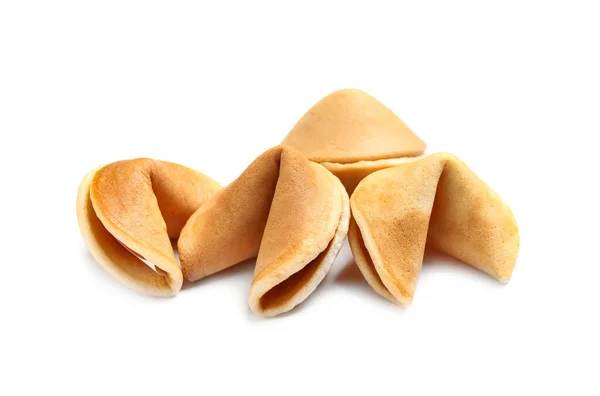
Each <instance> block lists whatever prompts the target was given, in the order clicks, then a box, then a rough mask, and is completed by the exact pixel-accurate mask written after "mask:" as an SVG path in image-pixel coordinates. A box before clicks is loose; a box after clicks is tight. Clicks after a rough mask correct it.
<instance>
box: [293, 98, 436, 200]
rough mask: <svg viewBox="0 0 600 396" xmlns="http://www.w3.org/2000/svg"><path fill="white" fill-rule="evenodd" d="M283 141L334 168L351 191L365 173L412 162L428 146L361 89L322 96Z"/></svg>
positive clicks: (333, 171)
mask: <svg viewBox="0 0 600 396" xmlns="http://www.w3.org/2000/svg"><path fill="white" fill-rule="evenodd" d="M282 143H284V144H288V145H290V146H292V147H294V148H296V149H297V150H298V151H300V152H301V153H303V154H304V155H306V156H307V157H308V159H310V160H312V161H315V162H318V163H320V164H321V165H323V166H324V167H326V168H327V169H329V170H330V171H331V172H332V173H333V174H335V175H336V176H337V177H338V178H339V179H340V180H341V181H342V183H343V184H344V186H345V187H346V189H347V191H348V193H349V194H351V193H352V191H353V190H354V188H355V187H356V185H357V184H358V183H359V182H360V181H361V180H362V179H363V178H364V177H365V176H367V175H369V174H371V173H373V172H375V171H377V170H380V169H385V168H389V167H390V166H394V165H398V164H402V163H404V162H408V161H411V160H413V159H414V157H417V156H420V155H422V154H423V153H424V152H425V148H426V145H425V143H424V142H423V141H422V140H421V139H419V137H418V136H417V135H415V134H414V133H413V132H412V131H411V130H410V129H409V128H408V127H407V126H406V125H405V124H404V122H402V120H400V118H398V116H396V114H394V113H393V112H392V111H391V110H390V109H388V108H387V107H385V106H384V105H383V104H381V103H380V102H379V101H377V100H376V99H375V98H373V97H372V96H370V95H368V94H367V93H365V92H363V91H359V90H356V89H343V90H340V91H336V92H333V93H332V94H330V95H328V96H326V97H325V98H323V99H321V101H319V102H318V103H317V104H315V105H314V106H313V107H312V108H311V109H310V110H308V111H307V112H306V114H304V116H303V117H302V118H301V119H300V120H299V121H298V122H297V123H296V125H295V126H294V127H293V128H292V130H291V131H290V132H289V133H288V135H287V136H286V137H285V138H284V139H283V141H282Z"/></svg>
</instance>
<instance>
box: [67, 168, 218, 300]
mask: <svg viewBox="0 0 600 396" xmlns="http://www.w3.org/2000/svg"><path fill="white" fill-rule="evenodd" d="M218 189H220V185H219V184H218V183H217V182H216V181H214V180H212V179H211V178H209V177H208V176H205V175H203V174H202V173H199V172H196V171H194V170H192V169H190V168H186V167H184V166H181V165H177V164H174V163H170V162H164V161H156V160H152V159H134V160H126V161H119V162H115V163H112V164H109V165H106V166H104V167H101V168H98V169H95V170H93V171H91V172H89V173H88V174H87V175H86V176H85V177H84V179H83V181H82V182H81V185H80V187H79V193H78V196H77V219H78V222H79V229H80V230H81V234H82V235H83V239H84V240H85V242H86V244H87V246H88V248H89V250H90V253H91V254H92V256H94V258H95V259H96V260H97V261H98V262H99V263H100V265H101V266H102V267H103V268H104V269H105V270H106V271H107V272H108V273H109V274H110V275H112V276H113V277H114V278H115V279H117V280H118V281H120V282H121V283H123V284H124V285H126V286H128V287H130V288H131V289H134V290H136V291H138V292H141V293H144V294H149V295H153V296H171V295H173V294H176V293H177V292H178V291H179V290H180V289H181V285H182V281H183V276H182V273H181V269H180V267H179V265H178V263H177V260H176V259H175V255H174V253H173V247H172V245H171V239H176V238H177V237H178V236H179V234H180V232H181V229H182V228H183V226H184V224H185V222H186V221H187V220H188V218H189V217H190V216H191V215H192V214H193V213H194V212H195V211H196V209H198V208H199V207H200V206H201V205H202V204H203V203H204V202H205V201H206V200H207V199H208V198H209V197H210V196H211V195H212V194H214V193H215V192H216V191H217V190H218Z"/></svg>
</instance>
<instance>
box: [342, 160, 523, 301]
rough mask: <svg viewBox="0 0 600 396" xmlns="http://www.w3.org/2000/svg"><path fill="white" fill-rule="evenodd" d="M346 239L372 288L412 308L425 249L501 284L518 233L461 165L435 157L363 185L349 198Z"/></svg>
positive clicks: (494, 197)
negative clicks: (477, 270)
mask: <svg viewBox="0 0 600 396" xmlns="http://www.w3.org/2000/svg"><path fill="white" fill-rule="evenodd" d="M350 206H351V209H352V216H353V220H352V221H351V224H350V230H349V233H348V240H349V242H350V247H351V249H352V253H353V255H354V258H355V261H356V264H357V265H358V267H359V268H360V271H361V272H362V274H363V275H364V277H365V278H366V280H367V282H368V283H369V284H370V285H371V287H372V288H373V289H374V290H375V291H376V292H377V293H379V294H380V295H382V296H383V297H385V298H387V299H388V300H390V301H392V302H395V303H399V304H403V305H408V304H410V303H411V301H412V298H413V294H414V292H415V287H416V284H417V279H418V277H419V273H420V271H421V265H422V262H423V254H424V251H425V246H426V245H427V246H428V247H431V248H434V249H436V250H439V251H441V252H443V253H446V254H448V255H450V256H453V257H455V258H457V259H459V260H462V261H464V262H465V263H467V264H470V265H472V266H474V267H476V268H478V269H480V270H482V271H484V272H486V273H488V274H489V275H491V276H493V277H494V278H496V279H498V280H499V281H500V282H504V283H505V282H508V281H509V280H510V278H511V275H512V272H513V269H514V267H515V263H516V260H517V255H518V252H519V233H518V227H517V223H516V220H515V218H514V216H513V214H512V212H511V210H510V208H509V207H508V206H507V205H506V204H505V203H504V202H503V201H502V199H501V198H500V196H498V194H496V193H495V192H494V191H493V190H492V189H491V188H490V187H488V186H487V185H486V184H485V183H484V182H483V181H481V180H480V179H479V178H478V177H477V176H476V175H475V174H474V173H473V172H472V171H471V170H470V169H469V168H468V167H467V166H466V165H465V164H464V163H463V162H462V161H460V160H459V159H458V158H456V157H455V156H453V155H451V154H444V153H442V154H434V155H430V156H428V157H424V158H421V159H418V160H415V161H413V162H410V163H407V164H403V165H399V166H396V167H393V168H389V169H384V170H380V171H378V172H375V173H372V174H371V175H369V176H367V177H366V178H365V179H363V180H362V181H361V182H360V184H359V185H358V186H357V188H356V190H355V191H354V194H353V195H352V197H351V199H350Z"/></svg>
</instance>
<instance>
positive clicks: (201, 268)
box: [178, 146, 350, 316]
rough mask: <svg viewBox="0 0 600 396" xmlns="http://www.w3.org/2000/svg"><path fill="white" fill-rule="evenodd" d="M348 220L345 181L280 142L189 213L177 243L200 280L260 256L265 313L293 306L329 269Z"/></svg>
mask: <svg viewBox="0 0 600 396" xmlns="http://www.w3.org/2000/svg"><path fill="white" fill-rule="evenodd" d="M349 219H350V205H349V200H348V195H347V193H346V191H345V189H344V186H343V185H342V184H341V183H340V181H339V180H338V179H337V178H336V177H335V176H334V175H333V174H331V172H329V171H328V170H327V169H325V168H324V167H322V166H321V165H319V164H316V163H314V162H310V161H309V160H308V159H306V157H304V156H303V155H302V154H300V153H299V152H297V151H296V150H294V149H292V148H290V147H287V146H277V147H275V148H272V149H270V150H268V151H266V152H265V153H263V154H262V155H260V156H259V157H258V158H257V159H256V160H255V161H254V162H253V163H252V164H250V166H249V167H248V168H247V169H246V170H245V171H244V172H243V173H242V175H241V176H240V177H239V178H237V179H236V180H235V181H234V182H233V183H231V184H230V185H228V186H227V187H225V188H223V189H222V190H220V191H219V192H218V193H217V194H215V195H214V196H213V197H212V198H211V199H210V200H209V201H208V202H207V203H206V204H205V205H203V206H202V207H201V208H200V209H199V210H198V211H197V212H196V213H194V214H193V215H192V217H191V218H190V219H189V221H188V222H187V224H186V225H185V227H184V228H183V231H182V232H181V237H180V238H179V242H178V249H179V257H180V260H181V267H182V269H183V275H184V277H185V278H186V279H187V280H188V281H195V280H198V279H201V278H204V277H206V276H208V275H211V274H213V273H215V272H218V271H221V270H223V269H225V268H228V267H231V266H232V265H235V264H237V263H239V262H241V261H244V260H247V259H250V258H253V257H257V256H258V257H257V259H256V267H255V270H254V278H253V280H252V285H251V287H250V295H249V305H250V308H251V309H252V311H253V312H255V313H257V314H259V315H264V316H272V315H277V314H279V313H282V312H286V311H289V310H291V309H292V308H293V307H294V306H296V305H297V304H299V303H301V302H302V301H304V300H305V299H306V298H307V297H308V296H309V295H310V294H311V293H312V292H313V291H314V290H315V289H316V287H317V286H318V284H319V283H320V282H321V281H322V280H323V278H324V277H325V275H326V274H327V272H328V271H329V269H330V268H331V265H332V264H333V261H334V260H335V257H336V256H337V254H338V252H339V250H340V248H341V246H342V243H343V240H344V238H345V237H346V234H347V231H348V222H349Z"/></svg>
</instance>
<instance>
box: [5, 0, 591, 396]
mask: <svg viewBox="0 0 600 396" xmlns="http://www.w3.org/2000/svg"><path fill="white" fill-rule="evenodd" d="M214 3H218V4H219V5H218V6H216V5H215V6H208V5H201V4H200V3H199V2H187V3H186V2H177V1H171V2H162V3H160V2H154V1H140V2H130V1H122V0H121V1H103V2H86V1H72V2H67V1H40V2H37V3H35V2H30V1H10V0H8V1H6V0H5V1H2V2H1V3H0V136H1V139H0V161H1V166H0V180H1V184H0V185H1V187H0V188H1V194H0V203H1V206H0V213H1V217H0V226H1V229H2V230H3V232H2V239H1V241H2V242H1V246H2V262H1V267H0V268H1V271H2V282H1V285H0V304H1V312H0V317H1V319H0V321H1V324H0V335H1V336H0V365H1V369H0V373H1V374H0V394H2V395H18V394H40V395H41V394H64V395H71V394H78V395H81V394H86V395H87V394H103V395H106V394H109V395H117V394H129V395H134V394H144V395H154V394H157V395H158V394H160V395H165V394H203V395H213V394H223V393H227V392H230V394H236V395H238V394H265V395H266V394H279V395H283V394H326V393H327V394H342V393H345V391H348V393H350V392H360V393H362V394H377V393H379V392H386V393H385V394H406V395H413V394H422V393H430V394H442V393H443V394H517V393H520V392H529V393H530V394H539V393H541V392H543V391H552V392H557V393H558V394H577V395H579V394H596V395H597V394H598V392H599V391H600V384H599V380H598V370H599V366H600V363H599V358H598V356H599V354H600V347H599V341H598V337H599V336H600V326H599V325H598V322H597V320H598V314H599V312H600V311H599V306H598V303H599V302H600V293H598V289H599V275H600V269H599V268H600V259H599V254H598V243H599V241H598V239H599V236H600V231H599V228H598V224H599V223H600V216H599V211H598V202H599V198H600V197H599V196H598V193H597V192H596V191H597V187H598V186H597V185H598V171H599V170H600V166H599V165H598V160H597V157H598V154H597V153H598V146H597V144H598V143H597V142H598V135H599V133H600V22H599V21H600V12H599V10H598V3H597V2H594V1H589V2H578V1H564V2H555V1H540V2H531V1H515V2H507V1H503V2H493V3H494V5H493V4H492V2H483V1H479V2H475V1H474V2H456V1H454V2H440V3H437V4H433V3H429V2H411V5H403V4H400V3H398V4H396V2H394V4H395V6H394V7H392V6H379V5H377V4H376V3H375V2H368V3H369V5H368V7H364V6H363V7H358V6H354V5H350V4H348V3H340V4H335V5H333V4H331V5H329V4H326V3H325V2H318V3H317V4H314V5H313V4H309V3H308V2H305V1H303V2H298V5H296V6H292V5H290V4H285V5H284V4H279V5H277V4H276V3H273V4H269V5H267V4H263V3H260V2H257V1H251V2H246V4H245V5H242V4H228V3H226V2H214ZM281 3H284V2H281ZM391 3H392V2H390V4H391ZM345 87H355V88H361V89H363V90H365V91H367V92H368V93H370V94H371V95H373V96H375V97H376V98H378V99H379V100H380V101H382V102H383V103H384V104H386V105H387V106H388V107H390V108H391V109H393V110H394V111H395V112H396V113H397V114H398V115H399V116H400V117H401V118H402V119H403V120H404V121H405V122H406V123H407V124H408V125H409V126H410V127H411V128H412V129H413V130H414V131H415V132H416V133H417V134H418V135H420V136H421V137H422V138H423V139H424V140H425V141H426V142H428V144H429V149H428V152H430V153H431V152H435V151H442V150H443V151H449V152H452V153H454V154H456V155H458V156H459V157H461V158H462V159H463V160H464V161H465V162H466V163H467V164H468V165H470V166H471V168H472V169H473V170H474V171H475V172H476V173H478V174H479V175H480V176H481V177H482V178H483V179H484V180H485V181H486V182H487V183H488V184H489V185H490V186H492V187H493V188H494V189H496V190H497V191H498V192H499V193H500V194H501V195H502V196H503V198H504V199H505V200H506V201H507V202H508V203H509V205H511V207H512V208H513V210H514V212H515V215H516V217H517V220H518V222H519V226H520V230H521V242H522V248H521V254H520V257H519V261H518V264H517V268H516V270H515V272H514V276H513V280H512V281H511V283H510V284H508V285H506V286H503V285H501V284H499V283H497V282H496V281H494V280H493V279H491V278H489V277H487V276H486V275H484V274H482V273H480V272H478V271H476V270H474V269H471V268H470V267H467V266H464V265H461V264H458V263H453V262H449V261H448V260H440V259H436V258H431V257H429V258H428V259H427V262H426V264H425V266H424V268H423V272H422V275H421V278H420V281H419V285H418V288H417V292H416V295H415V299H414V303H413V306H412V307H410V308H409V309H403V308H400V307H397V306H394V305H392V304H390V303H388V302H386V301H385V300H384V299H383V298H381V297H379V296H378V295H376V294H375V293H374V292H373V291H372V290H371V289H370V288H369V287H368V286H367V284H366V282H365V281H364V280H363V279H362V277H361V276H360V275H359V274H358V272H357V270H356V269H355V267H354V266H355V265H354V263H353V261H352V257H351V255H350V253H349V249H348V248H347V246H346V247H345V248H344V250H343V251H342V253H341V254H340V256H339V257H338V260H337V261H336V264H335V266H334V268H333V269H332V271H331V273H330V274H329V276H328V277H327V279H326V281H325V282H324V283H323V284H322V285H321V287H320V288H319V289H318V290H317V292H316V293H314V294H313V295H312V296H311V297H310V298H309V299H308V300H307V301H306V302H305V303H304V304H302V305H301V306H300V307H299V308H298V309H296V310H294V311H292V312H291V313H290V314H287V315H283V316H281V317H278V318H275V319H270V320H265V319H260V318H257V317H254V316H253V315H252V313H251V312H250V310H249V309H248V307H247V293H248V289H249V285H250V281H251V277H252V265H253V263H249V264H245V265H241V266H238V267H235V268H233V269H231V270H228V271H225V272H223V273H221V274H218V275H215V276H212V277H210V278H208V279H205V280H203V281H201V282H198V283H197V284H196V285H195V286H194V287H192V288H188V289H185V290H183V291H182V292H181V293H180V294H179V295H178V296H176V297H174V298H169V299H156V298H149V297H145V296H141V295H137V294H135V293H133V292H131V291H129V290H128V289H126V288H124V287H123V286H121V285H120V284H118V283H117V282H115V281H114V280H113V279H112V278H110V277H109V276H108V275H106V274H105V273H104V272H103V271H102V270H101V268H100V267H99V266H98V265H97V264H96V263H95V262H94V260H93V259H92V258H91V256H90V255H89V254H88V253H87V250H86V247H85V245H84V243H83V240H82V239H81V237H80V235H79V230H78V228H77V221H76V216H75V197H76V192H77V187H78V184H79V182H80V180H81V178H82V177H83V175H84V174H85V173H86V172H87V171H88V170H90V169H91V168H93V167H96V166H98V165H100V164H104V163H107V162H111V161H115V160H120V159H125V158H134V157H142V156H143V157H152V158H157V159H164V160H170V161H175V162H178V163H181V164H184V165H188V166H190V167H193V168H196V169H198V170H200V171H202V172H204V173H206V174H208V175H210V176H212V177H214V178H215V179H217V180H218V181H220V182H221V183H223V184H226V183H228V182H230V181H232V180H234V179H235V178H236V177H237V175H239V174H240V173H241V172H242V170H243V169H244V168H245V167H246V165H247V164H249V162H250V161H251V160H253V159H254V158H255V157H256V156H258V155H259V154H260V153H261V152H262V151H264V150H265V149H267V148H269V147H270V146H272V145H275V144H277V143H278V142H279V141H280V140H281V139H282V138H283V137H284V135H285V134H286V133H287V131H288V130H289V129H290V128H291V127H292V126H293V125H294V123H295V122H296V121H297V119H298V118H300V116H302V114H303V113H304V112H305V111H306V110H307V109H308V108H309V107H310V106H312V105H313V104H314V103H315V102H316V101H317V100H319V99H320V98H321V97H322V96H324V95H326V94H328V93H330V92H331V91H334V90H336V89H340V88H345Z"/></svg>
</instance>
